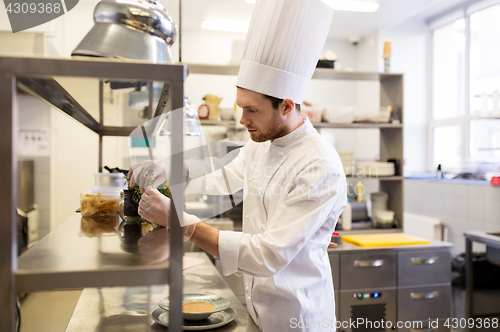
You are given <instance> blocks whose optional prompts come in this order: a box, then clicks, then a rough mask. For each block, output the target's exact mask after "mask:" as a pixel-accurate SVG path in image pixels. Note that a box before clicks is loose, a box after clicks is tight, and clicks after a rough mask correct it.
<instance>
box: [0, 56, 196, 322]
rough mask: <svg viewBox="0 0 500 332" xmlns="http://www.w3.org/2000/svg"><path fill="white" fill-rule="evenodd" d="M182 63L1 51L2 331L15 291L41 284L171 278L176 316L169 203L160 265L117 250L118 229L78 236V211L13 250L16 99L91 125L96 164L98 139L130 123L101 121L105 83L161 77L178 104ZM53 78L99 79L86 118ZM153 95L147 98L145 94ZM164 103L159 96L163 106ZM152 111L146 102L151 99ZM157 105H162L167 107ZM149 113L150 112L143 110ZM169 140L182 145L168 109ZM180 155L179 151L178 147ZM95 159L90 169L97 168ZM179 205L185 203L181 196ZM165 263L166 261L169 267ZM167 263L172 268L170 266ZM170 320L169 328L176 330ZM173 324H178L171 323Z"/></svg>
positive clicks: (175, 245) (178, 241)
mask: <svg viewBox="0 0 500 332" xmlns="http://www.w3.org/2000/svg"><path fill="white" fill-rule="evenodd" d="M187 72H188V68H187V65H185V64H151V63H144V62H133V61H116V60H109V59H102V58H99V59H86V60H74V59H72V60H70V59H49V58H17V57H3V56H0V100H2V103H0V114H1V115H2V121H0V136H1V140H0V141H1V142H2V152H3V156H4V159H5V160H4V163H2V165H1V167H0V182H2V183H4V197H3V199H2V200H1V201H0V207H1V210H2V211H3V213H2V215H1V216H0V297H1V298H2V299H4V301H2V302H1V303H0V321H1V322H2V326H1V327H0V331H14V329H15V311H16V310H15V296H16V295H15V292H16V291H34V290H47V289H64V288H82V287H106V286H139V285H152V284H165V283H172V284H175V285H176V287H172V288H171V291H170V297H171V299H172V301H171V309H172V310H171V316H172V317H171V322H175V323H176V324H177V323H178V322H177V317H181V316H180V314H181V310H182V308H181V299H182V255H183V250H182V246H183V243H182V230H181V228H180V224H179V223H178V221H177V214H176V213H175V211H174V209H172V212H171V216H170V218H171V220H173V223H172V227H171V228H170V243H169V245H170V257H169V259H168V260H167V261H163V262H162V263H158V264H148V265H145V264H143V263H142V261H141V259H140V257H139V256H138V255H137V254H133V253H129V252H126V251H124V250H122V246H121V240H120V237H118V235H113V236H109V237H101V238H86V237H83V236H80V229H79V228H80V217H79V215H75V216H72V217H71V218H69V219H68V220H66V221H65V222H64V223H63V224H61V225H60V226H59V227H58V228H57V229H55V230H54V231H53V232H51V233H50V234H49V235H47V236H46V237H45V238H44V239H42V240H41V241H39V242H38V243H37V244H36V245H35V246H34V247H32V248H30V249H29V250H28V251H27V252H26V253H24V254H23V255H21V256H20V257H19V258H18V257H17V255H16V248H17V246H16V229H17V228H16V220H17V219H16V213H15V211H16V192H17V190H16V187H15V186H16V185H15V179H16V178H17V155H18V152H17V144H16V142H17V139H16V137H17V131H18V129H19V128H18V121H17V119H18V101H17V95H18V93H19V91H20V90H22V91H25V92H28V93H30V94H32V95H34V96H36V97H38V98H40V99H41V100H44V101H46V102H48V103H51V104H52V105H54V106H55V107H56V108H58V109H60V110H61V111H62V112H64V113H66V114H67V115H69V116H70V117H72V118H73V119H75V120H76V121H78V122H79V123H81V124H82V125H84V126H86V127H87V128H88V129H89V130H91V131H93V132H95V133H97V134H98V135H99V138H100V140H99V144H100V146H99V154H100V156H99V157H100V158H99V165H101V164H102V151H103V149H102V139H101V138H102V137H103V136H126V135H128V134H129V133H130V132H131V131H132V130H133V129H134V128H132V127H114V126H104V125H103V123H104V121H103V114H104V108H103V97H102V93H103V89H102V85H103V84H104V82H105V81H107V80H109V81H114V82H131V81H132V82H146V83H147V84H151V83H152V82H153V81H157V82H164V83H165V87H168V91H169V94H168V95H169V100H168V107H170V108H169V109H177V108H181V107H182V105H183V102H184V81H185V79H186V77H187ZM59 77H66V78H78V79H82V78H83V79H88V78H91V79H94V80H95V81H97V83H98V85H99V91H98V94H99V98H98V102H97V104H98V105H97V106H93V107H97V108H98V109H97V113H98V114H99V116H98V117H99V119H97V118H94V117H92V116H91V114H90V113H89V111H93V113H94V114H95V113H96V110H95V109H94V110H89V109H85V108H84V107H83V106H82V105H80V104H79V103H78V101H77V100H76V99H75V98H73V97H72V96H71V94H70V93H68V91H66V90H65V89H64V88H63V87H62V86H61V85H60V84H59V83H58V82H57V81H56V79H59ZM150 99H151V98H150ZM166 103H167V101H165V104H166ZM149 104H150V111H151V108H152V107H151V105H152V101H151V100H150V103H149ZM160 111H167V107H166V106H165V107H164V108H163V109H161V110H160ZM149 116H150V117H151V116H152V112H149ZM172 120H173V122H174V125H173V130H172V143H171V146H172V147H175V148H178V149H179V150H180V151H182V146H183V140H182V125H179V124H182V114H181V113H179V114H177V113H175V112H174V113H173V115H172ZM180 155H181V156H182V153H180ZM97 166H98V165H96V169H98V167H97ZM171 169H172V173H171V174H172V175H171V176H172V177H173V178H179V177H182V172H183V167H182V157H181V159H180V160H178V161H176V162H174V161H172V167H171ZM179 204H180V205H181V206H182V205H183V204H184V202H183V200H182V199H181V202H179ZM169 264H170V265H169ZM169 266H170V267H169ZM176 324H174V323H173V324H172V326H171V329H172V330H175V331H179V330H180V329H178V328H177V327H176V326H175V325H176ZM177 325H179V324H177Z"/></svg>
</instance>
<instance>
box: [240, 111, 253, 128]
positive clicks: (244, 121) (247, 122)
mask: <svg viewBox="0 0 500 332" xmlns="http://www.w3.org/2000/svg"><path fill="white" fill-rule="evenodd" d="M240 123H241V124H242V125H244V126H248V125H250V124H251V123H252V121H250V120H249V119H248V118H247V116H246V112H245V111H243V113H242V114H241V119H240Z"/></svg>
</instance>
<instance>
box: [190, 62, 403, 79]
mask: <svg viewBox="0 0 500 332" xmlns="http://www.w3.org/2000/svg"><path fill="white" fill-rule="evenodd" d="M188 68H189V74H203V75H238V71H239V66H238V65H229V66H226V65H207V64H188ZM393 77H395V78H400V77H401V74H397V73H377V72H356V71H342V70H335V69H329V68H316V70H315V71H314V75H313V78H316V79H331V80H352V81H380V80H385V79H391V78H393Z"/></svg>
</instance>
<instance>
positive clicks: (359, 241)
mask: <svg viewBox="0 0 500 332" xmlns="http://www.w3.org/2000/svg"><path fill="white" fill-rule="evenodd" d="M342 241H345V242H349V243H352V244H356V245H358V246H361V247H373V246H396V245H404V244H428V243H430V242H431V241H430V240H427V239H424V238H422V237H418V236H413V235H408V234H404V233H383V234H358V235H342Z"/></svg>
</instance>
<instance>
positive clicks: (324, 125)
mask: <svg viewBox="0 0 500 332" xmlns="http://www.w3.org/2000/svg"><path fill="white" fill-rule="evenodd" d="M313 126H314V127H316V128H347V129H350V128H352V129H377V128H384V129H386V128H387V129H402V128H403V125H402V124H392V123H328V122H315V123H313Z"/></svg>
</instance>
